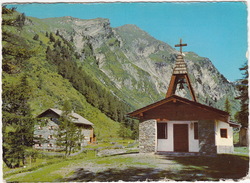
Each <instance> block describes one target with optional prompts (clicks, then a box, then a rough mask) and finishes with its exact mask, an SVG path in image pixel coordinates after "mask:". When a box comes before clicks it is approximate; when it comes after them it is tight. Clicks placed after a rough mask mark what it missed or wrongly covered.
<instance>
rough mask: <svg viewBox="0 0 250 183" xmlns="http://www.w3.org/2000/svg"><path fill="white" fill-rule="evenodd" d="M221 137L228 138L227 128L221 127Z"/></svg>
mask: <svg viewBox="0 0 250 183" xmlns="http://www.w3.org/2000/svg"><path fill="white" fill-rule="evenodd" d="M220 137H221V138H227V129H224V128H221V129H220Z"/></svg>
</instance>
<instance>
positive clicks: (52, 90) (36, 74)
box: [3, 18, 119, 139]
mask: <svg viewBox="0 0 250 183" xmlns="http://www.w3.org/2000/svg"><path fill="white" fill-rule="evenodd" d="M33 21H36V24H35V25H33V24H31V25H30V26H25V27H23V30H22V31H21V32H19V31H18V30H17V29H16V28H15V27H10V26H5V27H4V28H5V29H7V30H8V31H11V32H12V33H15V34H19V35H20V36H21V37H24V38H25V39H26V42H27V43H28V44H29V45H31V47H32V49H33V51H35V54H34V55H32V57H31V58H30V59H29V60H28V62H27V65H26V66H25V70H26V72H27V73H28V76H29V78H28V80H29V84H30V85H31V86H32V88H33V96H32V97H31V99H30V101H29V103H30V106H31V109H32V110H33V112H32V113H33V115H34V116H36V115H38V114H39V113H41V112H42V111H44V110H46V109H48V108H59V109H60V108H61V107H62V105H63V103H64V101H65V100H70V101H71V102H72V104H73V107H74V110H75V111H76V112H77V113H79V114H80V115H82V116H83V117H85V118H86V119H88V120H89V121H91V122H93V123H94V125H95V132H96V135H97V138H99V139H101V138H109V137H110V136H111V137H117V131H118V129H119V123H117V122H115V121H113V120H111V119H110V118H108V117H107V116H106V115H105V114H103V113H101V111H100V110H98V109H97V108H94V107H93V106H92V105H90V104H89V103H87V101H86V99H85V97H84V96H83V95H81V94H80V93H79V92H78V91H77V90H75V89H74V88H73V87H72V85H71V83H70V82H69V81H68V80H66V79H63V78H62V76H60V75H59V74H57V71H56V68H55V67H54V66H53V65H50V64H49V63H48V62H47V60H46V57H45V51H46V48H47V46H48V45H50V46H52V43H50V42H49V39H48V38H47V37H46V36H45V32H46V30H47V28H48V27H47V25H46V24H44V23H43V22H42V21H39V19H35V18H33ZM35 34H38V35H39V40H38V41H35V40H33V39H32V38H33V37H34V35H35ZM55 37H56V39H60V38H59V37H58V36H55ZM40 41H41V43H40ZM3 45H4V43H3ZM19 77H20V74H11V75H9V74H6V73H3V81H8V82H17V81H18V78H19Z"/></svg>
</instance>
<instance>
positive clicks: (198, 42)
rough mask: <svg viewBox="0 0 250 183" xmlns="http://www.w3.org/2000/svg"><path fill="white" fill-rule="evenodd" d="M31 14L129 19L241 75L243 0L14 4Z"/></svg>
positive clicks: (232, 76)
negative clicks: (238, 0)
mask: <svg viewBox="0 0 250 183" xmlns="http://www.w3.org/2000/svg"><path fill="white" fill-rule="evenodd" d="M15 6H16V7H17V11H19V12H24V13H25V14H26V15H27V16H33V17H37V18H49V17H61V16H72V17H76V18H81V19H92V18H98V17H102V18H108V19H110V23H111V26H112V27H118V26H122V25H125V24H135V25H137V26H138V27H140V28H141V29H142V30H144V31H146V32H148V33H149V34H150V35H152V36H153V37H155V38H156V39H159V40H161V41H164V42H166V43H168V44H169V45H170V46H172V47H174V45H175V44H178V42H179V39H180V38H182V40H183V42H184V43H187V44H188V46H187V47H184V48H183V51H184V52H185V51H192V52H195V53H197V54H198V55H200V56H202V57H207V58H209V59H210V60H211V61H212V63H213V64H214V65H215V66H216V68H217V69H218V70H219V71H220V72H221V73H222V74H223V75H224V76H225V77H226V78H227V79H228V80H230V81H235V80H237V79H240V78H242V74H241V72H240V71H239V67H241V66H242V65H243V64H244V62H246V60H247V59H246V51H247V5H246V4H245V3H243V2H210V3H209V2H204V3H202V2H196V3H194V2H192V3H191V2H189V3H180V2H179V3H178V2H176V3H173V2H171V3H170V2H165V3H163V2H161V3H149V2H146V3H145V2H144V3H138V2H137V3H132V2H130V3H88V4H67V3H61V4H60V3H56V4H17V5H15Z"/></svg>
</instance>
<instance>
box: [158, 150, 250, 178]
mask: <svg viewBox="0 0 250 183" xmlns="http://www.w3.org/2000/svg"><path fill="white" fill-rule="evenodd" d="M161 158H162V159H168V160H169V159H172V160H174V161H175V162H177V163H179V164H181V165H184V166H185V168H184V171H189V172H196V173H198V174H204V175H206V177H207V178H208V179H234V180H238V179H242V178H244V177H246V176H247V174H248V172H249V157H247V156H240V155H233V154H220V155H217V156H216V157H206V156H191V157H167V156H165V157H164V156H162V157H161Z"/></svg>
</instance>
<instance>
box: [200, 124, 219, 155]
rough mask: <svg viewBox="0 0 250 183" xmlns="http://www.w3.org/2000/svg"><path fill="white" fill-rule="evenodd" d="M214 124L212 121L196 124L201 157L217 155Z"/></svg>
mask: <svg viewBox="0 0 250 183" xmlns="http://www.w3.org/2000/svg"><path fill="white" fill-rule="evenodd" d="M214 123H215V122H214V120H200V121H199V122H198V131H199V146H200V154H201V155H207V156H215V155H216V154H217V148H216V145H215V126H214V125H215V124H214Z"/></svg>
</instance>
